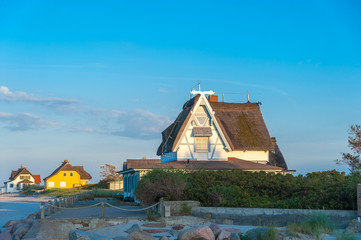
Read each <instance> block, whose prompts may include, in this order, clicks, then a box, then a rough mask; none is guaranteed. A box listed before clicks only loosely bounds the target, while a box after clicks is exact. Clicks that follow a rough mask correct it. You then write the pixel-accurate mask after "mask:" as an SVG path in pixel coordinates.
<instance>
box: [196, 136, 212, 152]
mask: <svg viewBox="0 0 361 240" xmlns="http://www.w3.org/2000/svg"><path fill="white" fill-rule="evenodd" d="M194 147H195V150H196V152H208V151H209V137H195V138H194Z"/></svg>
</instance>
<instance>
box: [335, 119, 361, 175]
mask: <svg viewBox="0 0 361 240" xmlns="http://www.w3.org/2000/svg"><path fill="white" fill-rule="evenodd" d="M348 146H349V147H350V149H351V150H352V152H353V153H341V154H342V159H338V160H336V163H337V164H346V165H349V167H350V171H351V172H352V173H355V172H360V171H361V126H360V125H352V126H351V127H350V130H349V137H348Z"/></svg>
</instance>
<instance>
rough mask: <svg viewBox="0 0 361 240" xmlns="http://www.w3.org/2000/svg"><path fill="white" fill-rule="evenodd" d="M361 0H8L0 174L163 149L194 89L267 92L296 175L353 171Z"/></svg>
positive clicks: (236, 94)
mask: <svg viewBox="0 0 361 240" xmlns="http://www.w3.org/2000/svg"><path fill="white" fill-rule="evenodd" d="M360 12H361V3H360V2H359V1H300V2H295V1H277V2H276V1H267V2H264V1H242V2H240V1H189V2H186V1H164V2H161V1H158V2H154V1H137V2H136V3H130V2H129V1H127V2H125V1H124V2H122V1H0V87H1V88H0V135H1V137H0V164H1V166H2V167H1V168H0V181H1V182H3V181H5V180H7V178H8V177H9V175H10V171H11V170H12V169H14V170H15V169H17V168H18V167H19V166H20V165H21V164H23V165H24V166H27V167H28V168H29V170H30V171H31V172H32V173H34V174H41V177H42V178H44V177H46V176H47V175H49V174H50V173H51V172H52V171H53V170H54V169H55V168H56V167H58V166H59V164H60V163H61V161H62V160H64V159H68V160H69V161H70V162H71V164H74V165H84V166H85V169H86V170H88V171H89V172H90V173H91V174H93V175H94V178H95V180H98V179H99V176H98V174H99V166H100V165H102V164H104V163H114V164H116V165H117V166H118V168H119V169H120V168H122V162H123V161H124V160H125V159H127V158H141V157H143V156H146V157H148V158H153V157H155V152H156V149H157V147H158V145H159V143H160V141H161V131H162V130H163V129H164V128H165V127H166V126H167V124H169V123H170V122H171V121H173V120H174V119H175V117H176V116H177V114H178V113H179V111H180V110H181V107H182V104H183V103H184V102H185V101H186V100H187V99H188V98H189V91H190V90H191V89H192V87H194V86H196V84H197V82H198V81H200V83H201V87H202V89H204V90H214V91H215V92H216V93H218V94H222V93H225V100H226V101H229V102H244V101H245V100H246V94H247V91H248V92H250V95H251V101H255V102H257V101H261V102H262V103H263V105H262V107H261V110H262V113H263V116H264V119H265V121H266V124H267V126H268V129H269V131H270V134H271V135H272V136H275V137H276V138H277V139H278V143H279V146H280V148H281V150H282V151H283V154H284V156H285V158H286V161H287V163H288V165H289V168H291V169H296V170H297V171H298V173H302V174H303V173H306V172H310V171H318V170H328V169H337V170H346V169H347V167H340V166H337V165H336V164H335V163H334V160H335V159H337V158H339V157H340V152H342V151H347V150H348V149H347V130H348V128H349V126H350V125H351V124H356V123H358V124H360V123H361V121H360V119H361V108H360V102H361V94H360V93H361V44H360V42H361V15H360Z"/></svg>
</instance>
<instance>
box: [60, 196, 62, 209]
mask: <svg viewBox="0 0 361 240" xmlns="http://www.w3.org/2000/svg"><path fill="white" fill-rule="evenodd" d="M59 207H60V208H61V207H62V204H61V198H59ZM60 208H59V210H60Z"/></svg>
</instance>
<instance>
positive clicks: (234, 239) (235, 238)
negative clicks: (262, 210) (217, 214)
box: [230, 233, 241, 240]
mask: <svg viewBox="0 0 361 240" xmlns="http://www.w3.org/2000/svg"><path fill="white" fill-rule="evenodd" d="M230 239H231V240H241V238H240V237H239V234H238V233H231V238H230Z"/></svg>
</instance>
